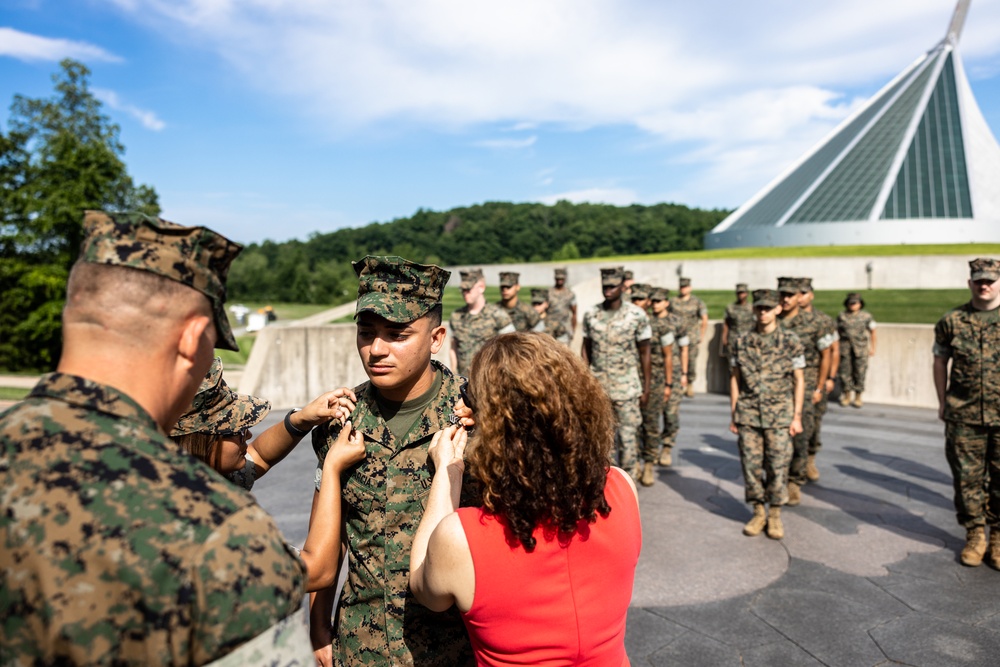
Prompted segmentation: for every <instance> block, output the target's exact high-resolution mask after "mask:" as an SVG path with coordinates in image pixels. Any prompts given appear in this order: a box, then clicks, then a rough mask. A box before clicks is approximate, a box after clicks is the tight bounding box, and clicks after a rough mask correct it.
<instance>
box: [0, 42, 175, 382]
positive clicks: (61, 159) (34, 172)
mask: <svg viewBox="0 0 1000 667" xmlns="http://www.w3.org/2000/svg"><path fill="white" fill-rule="evenodd" d="M89 76H90V70H89V69H87V67H86V66H85V65H84V64H82V63H79V62H77V61H74V60H70V59H66V60H63V61H62V62H61V63H60V71H59V72H57V73H56V74H54V75H53V77H52V80H53V83H54V84H55V95H53V96H52V97H50V98H43V99H32V98H27V97H23V96H21V95H15V96H14V102H13V104H12V105H11V118H10V122H9V124H8V128H9V129H8V131H7V132H6V134H4V133H3V132H0V258H2V259H3V261H4V267H3V272H2V275H0V283H2V288H3V295H4V296H3V298H2V300H0V307H2V308H3V309H4V310H3V313H2V317H0V340H2V341H4V342H3V344H2V345H0V367H3V368H7V369H10V370H29V369H30V370H44V369H50V368H52V366H53V365H54V364H55V363H56V362H57V360H58V356H59V350H60V340H61V333H62V328H61V325H60V324H59V313H60V312H61V311H62V304H63V301H64V300H65V289H66V276H67V275H68V271H69V268H70V267H71V266H72V264H73V262H74V261H75V260H76V256H77V254H78V252H79V248H80V241H81V240H82V227H81V224H80V222H81V220H82V219H83V212H84V211H85V210H87V209H104V210H118V211H120V210H138V211H142V212H143V213H147V214H150V215H157V214H159V212H160V207H159V202H158V198H157V194H156V191H155V190H154V189H153V188H152V187H150V186H147V185H140V186H136V185H135V184H134V183H133V181H132V178H131V176H129V174H128V171H127V170H126V168H125V163H124V162H123V161H122V155H123V154H124V152H125V148H124V146H122V144H121V141H120V140H119V136H118V135H119V127H118V125H116V124H115V123H112V122H111V120H110V119H109V118H108V117H107V116H106V115H105V114H104V113H103V112H102V111H101V102H100V101H99V100H98V99H97V98H96V97H94V95H93V94H92V93H91V92H90V88H89V86H88V77H89Z"/></svg>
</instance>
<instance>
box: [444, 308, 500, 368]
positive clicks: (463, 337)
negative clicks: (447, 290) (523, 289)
mask: <svg viewBox="0 0 1000 667" xmlns="http://www.w3.org/2000/svg"><path fill="white" fill-rule="evenodd" d="M449 324H450V326H451V335H452V340H453V341H454V345H455V348H456V350H455V351H456V356H457V357H458V368H453V369H452V370H453V371H455V372H456V373H458V374H460V375H461V374H464V373H468V372H469V368H470V367H471V366H472V357H474V356H476V352H478V351H479V348H481V347H482V346H483V343H485V342H486V341H488V340H489V339H490V338H493V337H494V336H496V335H497V334H501V333H509V332H511V331H514V324H513V323H512V322H511V320H510V315H508V314H507V311H505V310H504V309H503V308H501V307H500V306H497V305H495V304H492V303H487V304H486V305H484V306H483V309H482V310H480V311H479V312H478V313H476V314H472V313H470V312H469V307H468V306H462V307H461V308H459V309H457V310H455V311H454V312H453V313H452V314H451V320H450V321H449Z"/></svg>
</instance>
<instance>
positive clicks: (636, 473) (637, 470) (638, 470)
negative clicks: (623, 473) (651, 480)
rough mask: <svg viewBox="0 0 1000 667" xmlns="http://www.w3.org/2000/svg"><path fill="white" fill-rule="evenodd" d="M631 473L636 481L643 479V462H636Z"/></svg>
mask: <svg viewBox="0 0 1000 667" xmlns="http://www.w3.org/2000/svg"><path fill="white" fill-rule="evenodd" d="M629 474H631V475H632V479H633V480H634V481H636V482H638V481H639V480H641V479H642V464H641V463H639V462H636V464H635V465H634V466H632V472H631V473H629Z"/></svg>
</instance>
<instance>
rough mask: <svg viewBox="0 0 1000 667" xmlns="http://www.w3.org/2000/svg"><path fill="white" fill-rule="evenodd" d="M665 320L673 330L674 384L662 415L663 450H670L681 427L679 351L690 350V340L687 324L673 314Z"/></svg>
mask: <svg viewBox="0 0 1000 667" xmlns="http://www.w3.org/2000/svg"><path fill="white" fill-rule="evenodd" d="M667 319H668V320H670V321H671V323H672V326H673V329H674V332H675V333H674V358H673V364H674V373H673V380H674V384H673V386H672V387H671V389H670V398H669V399H667V403H666V406H665V411H664V415H663V435H662V441H663V442H662V444H663V449H665V450H671V449H673V448H674V445H675V444H677V432H678V431H679V430H680V427H681V398H683V395H682V391H681V376H682V375H683V373H682V372H681V371H682V369H681V350H682V349H683V348H685V347H686V348H688V352H689V353H690V350H691V338H690V336H689V334H688V328H687V324H685V323H684V321H683V320H681V318H680V317H678V316H677V315H674V314H673V313H667Z"/></svg>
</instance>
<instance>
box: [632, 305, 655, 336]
mask: <svg viewBox="0 0 1000 667" xmlns="http://www.w3.org/2000/svg"><path fill="white" fill-rule="evenodd" d="M635 324H636V326H635V340H636V342H637V343H641V342H643V341H647V340H649V339H650V338H652V337H653V328H652V327H651V326H649V318H648V317H646V314H645V313H643V312H641V311H640V312H638V313H637V314H636V318H635Z"/></svg>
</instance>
